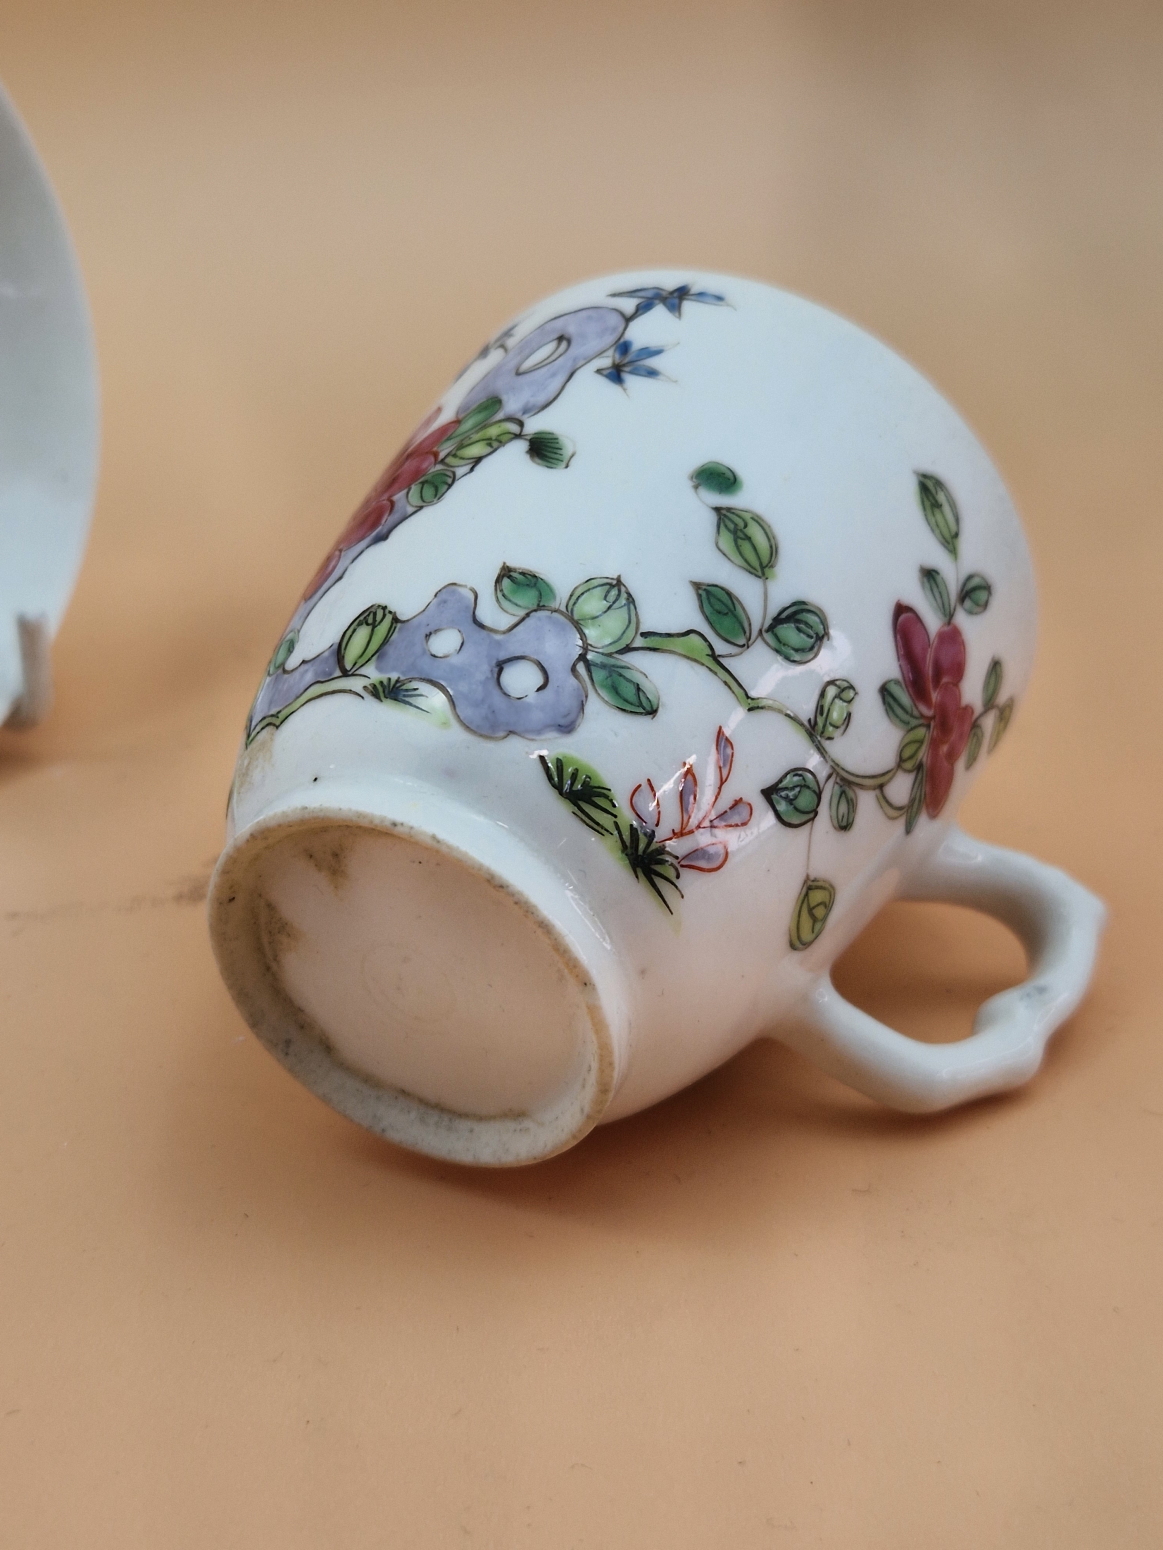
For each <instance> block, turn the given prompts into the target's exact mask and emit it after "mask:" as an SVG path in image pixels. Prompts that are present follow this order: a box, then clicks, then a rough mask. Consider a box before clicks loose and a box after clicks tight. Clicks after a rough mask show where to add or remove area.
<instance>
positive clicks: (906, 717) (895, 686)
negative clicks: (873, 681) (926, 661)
mask: <svg viewBox="0 0 1163 1550" xmlns="http://www.w3.org/2000/svg"><path fill="white" fill-rule="evenodd" d="M880 698H881V700H882V701H883V702H884V708H885V712H886V714H887V715H888V719H889V720H890V721H891V722H892V723H893V724H894V725H895V726H898V727H900V728H901V729H902V731H905V732H910V731H911V730H912V729H913V727H919V726H921V725H922V724H923V719H924V718H923V717H922V716H921V713H920V711H919V710H918V709H917V707H916V706H915V705H914V704H913V700H912V696H911V695H910V694H909V691H908V690H907V689H906V688H905V686H904V684H903V683H901V681H900V679H899V678H890V679H889V680H888V682H887V683H883V684H881V686H880Z"/></svg>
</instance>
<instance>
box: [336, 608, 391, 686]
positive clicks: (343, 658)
mask: <svg viewBox="0 0 1163 1550" xmlns="http://www.w3.org/2000/svg"><path fill="white" fill-rule="evenodd" d="M397 622H398V621H397V619H396V615H395V614H394V613H393V612H392V610H391V609H390V608H387V607H385V606H384V604H383V603H373V604H372V605H371V607H370V608H365V609H364V611H363V613H361V614H358V615H357V616H356V617H355V618H354V619H353V620H352V621H351V623H350V624H349V625H348V626H347V629H346V630H344V632H343V634H342V635H341V636H340V638H339V650H338V656H339V671H340V672H341V673H358V672H359V670H360V668H361V667H366V666H367V664H368V663H369V662H370V661H371V660H372V658H373V657H374V656H375V655H376V653H377V652H378V651H379V649H380V647H381V646H383V645H384V644H385V643H386V642H387V641H388V640H389V639H390V638H391V636H392V633H393V631H394V630H395V628H396V624H397Z"/></svg>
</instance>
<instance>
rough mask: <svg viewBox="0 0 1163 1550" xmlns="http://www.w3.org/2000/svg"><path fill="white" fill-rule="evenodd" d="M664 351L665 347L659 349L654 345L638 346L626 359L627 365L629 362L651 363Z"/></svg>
mask: <svg viewBox="0 0 1163 1550" xmlns="http://www.w3.org/2000/svg"><path fill="white" fill-rule="evenodd" d="M665 349H666V346H665V345H663V346H662V347H661V348H659V347H658V346H656V345H648V344H644V345H640V346H639V348H638V349H637V350H634V351H633V353H632V354H630V355H628V356H627V357H626V361H627V363H629V362H631V361H652V360H653V359H654V357H655V356H656V355H662V354H663V353H664V351H665Z"/></svg>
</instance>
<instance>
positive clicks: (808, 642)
mask: <svg viewBox="0 0 1163 1550" xmlns="http://www.w3.org/2000/svg"><path fill="white" fill-rule="evenodd" d="M763 638H764V640H765V641H766V642H767V644H768V645H769V646H770V647H771V649H772V651H774V652H776V653H777V654H778V655H779V656H781V657H782V658H783V659H784V661H785V662H810V661H811V660H812V658H813V657H817V656H819V654H820V651H821V649H822V648H823V645H824V642H825V641H826V640H827V638H828V621H827V619H826V618H825V616H824V613H823V610H822V609H819V608H817V607H816V605H815V604H814V603H805V602H803V601H802V600H801V601H798V602H795V603H789V604H788V605H787V607H786V608H781V609H780V611H779V612H778V613H777V614H776V615H775V617H774V618H773V619H771V620H770V621H769V622H768V624H767V626H766V627H765V629H764V631H763Z"/></svg>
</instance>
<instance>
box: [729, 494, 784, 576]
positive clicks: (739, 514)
mask: <svg viewBox="0 0 1163 1550" xmlns="http://www.w3.org/2000/svg"><path fill="white" fill-rule="evenodd" d="M714 511H715V515H716V517H718V519H719V520H718V523H717V524H716V527H715V547H716V548H717V549H718V551H719V553H720V554H723V555H726V557H727V559H729V560H730V561H731V564H732V565H738V566H739V567H740V568H741V569H742V570H745V571H747V572H748V573H749V574H750V575H752V576H756V577H758V579H759V580H760V581H770V580H771V578H772V577H773V576H774V575H775V562H776V559H777V557H778V555H779V545H778V544H777V543H776V541H775V534H774V533H773V532H772V530H771V528H770V526H769V525H768V523H766V522H765V521H764V520H763V518H762V517H761V516H760V515H759V513H758V512H757V511H745V510H744V509H743V507H742V506H716V507H715V508H714Z"/></svg>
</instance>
